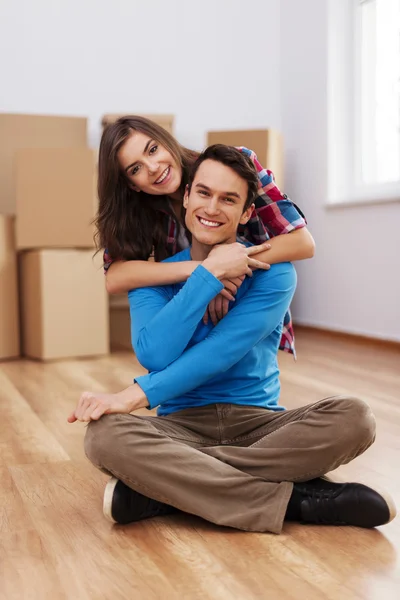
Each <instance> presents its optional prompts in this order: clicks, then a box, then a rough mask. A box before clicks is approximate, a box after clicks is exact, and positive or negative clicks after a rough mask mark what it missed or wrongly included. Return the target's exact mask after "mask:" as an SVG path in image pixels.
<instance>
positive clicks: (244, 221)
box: [239, 204, 255, 225]
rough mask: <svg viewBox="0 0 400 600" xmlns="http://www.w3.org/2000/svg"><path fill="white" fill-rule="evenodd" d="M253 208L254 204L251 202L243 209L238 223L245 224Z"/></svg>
mask: <svg viewBox="0 0 400 600" xmlns="http://www.w3.org/2000/svg"><path fill="white" fill-rule="evenodd" d="M254 209H255V204H252V205H251V206H249V208H246V210H245V211H244V213H243V214H242V216H241V217H240V221H239V223H240V224H241V225H246V223H247V221H249V219H250V217H251V215H252V212H253V210H254Z"/></svg>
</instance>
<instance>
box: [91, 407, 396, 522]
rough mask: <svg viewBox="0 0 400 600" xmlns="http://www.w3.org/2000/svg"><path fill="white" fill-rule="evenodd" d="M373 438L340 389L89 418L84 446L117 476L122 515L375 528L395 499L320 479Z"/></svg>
mask: <svg viewBox="0 0 400 600" xmlns="http://www.w3.org/2000/svg"><path fill="white" fill-rule="evenodd" d="M374 439H375V419H374V417H373V414H372V412H371V410H370V408H369V406H368V405H367V404H365V403H364V402H362V401H360V400H358V399H356V398H352V397H333V398H328V399H325V400H322V401H320V402H317V403H315V404H312V405H309V406H305V407H301V408H298V409H295V410H289V411H282V412H275V411H269V410H265V409H262V408H256V407H251V406H239V405H233V404H214V405H208V406H204V407H197V408H193V409H186V410H184V411H180V412H176V413H173V414H171V415H168V416H165V417H150V416H149V417H147V416H146V417H142V416H135V415H130V414H115V415H105V416H103V417H102V418H101V419H100V420H99V421H92V422H91V423H89V426H88V429H87V433H86V439H85V451H86V454H87V456H88V458H89V459H90V460H91V461H92V463H93V464H94V465H95V466H96V467H98V468H100V469H102V470H104V471H106V472H108V473H110V474H111V475H113V476H114V478H116V479H113V480H112V482H111V483H110V484H109V486H108V490H107V489H106V494H105V504H104V509H105V514H106V515H107V516H109V517H110V518H112V519H113V520H114V521H116V522H119V523H127V522H131V521H135V520H138V519H141V518H146V517H148V516H153V515H156V514H163V513H164V514H165V513H168V512H172V510H173V509H172V508H171V507H175V508H176V509H179V510H182V511H185V512H187V513H191V514H195V515H198V516H200V517H202V518H204V519H207V520H208V521H211V522H212V523H216V524H218V525H224V526H229V527H235V528H238V529H242V530H246V531H261V532H264V531H269V532H273V533H279V532H280V531H281V529H282V525H283V522H284V520H285V519H287V520H295V521H302V522H308V523H327V524H348V525H356V526H361V527H375V526H378V525H383V524H384V523H387V522H389V521H390V520H391V519H392V518H394V516H395V513H396V511H395V507H394V504H393V503H392V501H391V499H390V497H386V496H384V495H382V494H380V493H377V492H376V491H374V490H373V489H371V488H368V487H366V486H363V485H361V484H335V483H332V482H329V481H326V480H324V479H319V478H320V477H321V476H323V475H325V474H326V473H328V472H330V471H332V470H334V469H336V468H337V467H338V466H340V465H341V464H345V463H348V462H349V461H351V460H353V459H354V458H355V457H356V456H359V455H360V454H362V453H363V452H364V451H365V450H366V449H367V448H368V447H369V446H370V445H371V444H372V443H373V441H374ZM310 480H311V481H310ZM312 480H314V481H312ZM304 482H305V483H304ZM124 484H126V485H124ZM150 499H151V500H150Z"/></svg>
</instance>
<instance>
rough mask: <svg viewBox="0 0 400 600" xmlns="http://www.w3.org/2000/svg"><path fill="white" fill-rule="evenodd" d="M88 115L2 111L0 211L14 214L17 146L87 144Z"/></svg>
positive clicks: (0, 129) (51, 146) (49, 146)
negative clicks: (14, 173)
mask: <svg viewBox="0 0 400 600" xmlns="http://www.w3.org/2000/svg"><path fill="white" fill-rule="evenodd" d="M86 129H87V119H86V118H81V117H53V116H42V115H19V114H0V211H1V212H2V213H5V214H12V215H13V214H15V189H14V182H13V161H14V154H15V151H16V150H17V149H18V148H69V147H74V148H76V147H78V148H79V147H83V148H85V147H86V146H87V141H86V140H87V137H86V135H87V134H86Z"/></svg>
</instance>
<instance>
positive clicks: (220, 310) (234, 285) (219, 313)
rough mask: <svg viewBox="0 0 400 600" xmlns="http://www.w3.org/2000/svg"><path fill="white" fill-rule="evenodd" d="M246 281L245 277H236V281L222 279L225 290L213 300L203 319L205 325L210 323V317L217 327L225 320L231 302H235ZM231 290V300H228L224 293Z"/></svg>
mask: <svg viewBox="0 0 400 600" xmlns="http://www.w3.org/2000/svg"><path fill="white" fill-rule="evenodd" d="M243 281H244V275H243V276H242V277H235V278H234V279H222V281H221V283H223V285H224V290H223V291H222V292H221V293H220V294H218V296H216V297H215V298H213V299H212V300H211V302H210V304H209V305H208V308H207V310H206V312H205V315H204V317H203V322H204V324H205V325H207V323H208V318H209V316H210V317H211V321H212V322H213V324H214V325H217V324H218V323H219V321H220V320H221V319H223V318H224V317H225V316H226V315H227V314H228V310H229V300H232V301H234V300H235V296H236V294H237V291H238V289H239V288H240V286H241V285H242V283H243ZM225 290H229V293H230V295H231V296H230V298H227V296H226V295H225V294H223V292H224V291H225Z"/></svg>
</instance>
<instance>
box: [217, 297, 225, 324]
mask: <svg viewBox="0 0 400 600" xmlns="http://www.w3.org/2000/svg"><path fill="white" fill-rule="evenodd" d="M224 300H226V298H223V297H222V296H217V297H216V298H215V314H216V315H217V319H218V322H219V321H220V320H221V319H222V318H223V316H224V315H223V301H224Z"/></svg>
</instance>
